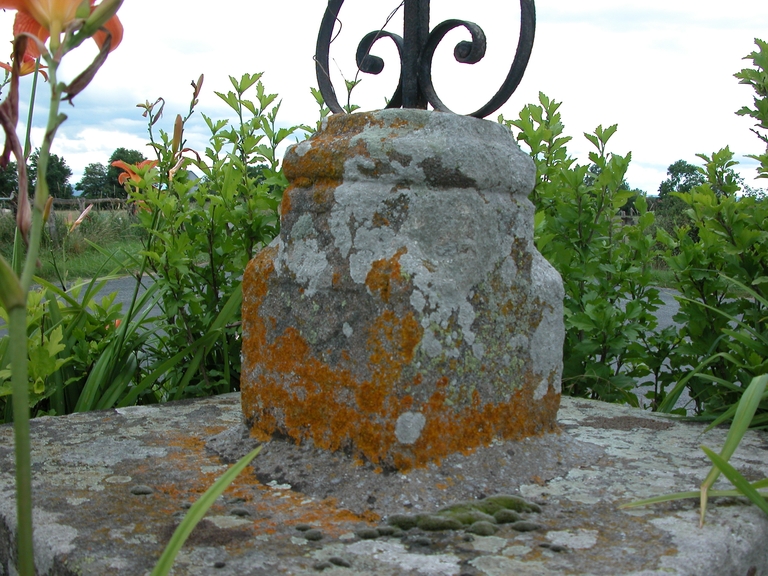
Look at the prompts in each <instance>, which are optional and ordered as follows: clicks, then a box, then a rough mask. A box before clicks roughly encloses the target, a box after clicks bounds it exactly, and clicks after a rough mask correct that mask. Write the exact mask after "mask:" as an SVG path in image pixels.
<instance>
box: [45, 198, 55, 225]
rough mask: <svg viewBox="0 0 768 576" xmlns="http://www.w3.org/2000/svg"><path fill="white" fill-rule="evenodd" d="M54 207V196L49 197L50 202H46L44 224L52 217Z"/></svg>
mask: <svg viewBox="0 0 768 576" xmlns="http://www.w3.org/2000/svg"><path fill="white" fill-rule="evenodd" d="M52 207H53V196H48V200H46V201H45V210H43V222H44V223H48V218H50V217H51V208H52Z"/></svg>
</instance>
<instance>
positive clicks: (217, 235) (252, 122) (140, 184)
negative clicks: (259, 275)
mask: <svg viewBox="0 0 768 576" xmlns="http://www.w3.org/2000/svg"><path fill="white" fill-rule="evenodd" d="M260 78H261V74H253V75H252V74H245V75H244V76H243V77H242V78H240V79H239V80H238V79H235V78H233V77H230V81H231V84H232V88H233V89H232V90H231V91H229V92H226V93H222V92H217V93H216V94H217V95H218V97H219V98H221V99H222V100H223V101H224V102H225V103H227V105H228V106H229V107H230V108H231V109H232V111H233V112H234V114H235V115H236V117H237V122H236V123H235V124H230V123H229V122H228V121H226V120H212V119H211V118H208V117H206V116H204V120H205V122H206V124H207V126H208V128H209V130H210V132H211V136H210V140H209V146H208V147H207V148H206V150H205V154H204V157H201V156H200V155H199V154H198V153H197V152H195V151H192V150H188V149H187V148H185V141H184V137H183V127H184V125H185V124H186V122H187V121H188V120H189V118H190V117H191V116H192V114H193V113H194V108H195V105H196V104H197V95H198V92H199V88H200V83H201V82H202V79H201V80H200V81H199V82H198V84H195V83H193V88H194V94H193V98H192V102H191V104H190V107H189V111H188V113H187V115H186V117H185V118H182V117H181V116H179V117H178V118H177V120H176V124H175V127H174V132H173V134H169V133H167V132H164V131H160V133H159V136H158V137H157V138H156V137H155V136H154V134H153V125H154V124H155V122H156V121H157V114H158V113H159V112H158V111H157V110H156V109H155V107H156V105H157V102H156V103H155V104H147V105H146V106H145V110H146V112H147V117H148V121H149V129H150V139H151V145H152V147H153V148H154V150H155V152H156V155H157V162H156V166H151V165H150V164H145V165H144V166H141V167H139V166H136V167H135V171H136V173H137V175H138V180H133V181H129V188H130V191H129V194H130V197H131V198H132V199H133V200H134V202H135V203H136V206H137V214H138V218H139V222H140V225H141V226H142V227H143V228H144V229H145V230H146V231H147V232H148V239H147V241H146V245H145V249H144V250H143V251H142V255H143V256H144V257H145V258H146V259H147V271H148V273H149V274H150V276H151V277H152V279H153V281H154V282H155V283H156V285H157V286H158V290H159V293H160V294H161V300H160V303H159V304H160V307H161V308H162V310H163V313H164V316H165V318H166V319H167V326H166V327H165V328H164V335H163V336H162V337H161V338H160V342H159V344H158V349H157V350H156V351H155V352H154V354H155V355H156V356H155V357H156V359H157V361H158V362H160V361H161V360H165V359H167V358H177V361H176V362H175V363H174V366H172V367H169V368H168V370H167V371H166V372H165V373H164V374H163V375H162V376H158V378H159V381H158V382H152V385H153V386H161V387H162V390H163V395H164V397H167V398H182V397H189V396H199V395H207V394H212V393H222V392H229V391H232V390H237V389H239V379H240V373H239V372H240V322H239V321H240V311H239V299H238V298H239V297H240V295H241V293H240V277H241V275H242V273H243V270H244V269H245V266H246V265H247V263H248V261H249V260H250V259H251V258H252V257H253V256H254V255H255V253H256V251H257V250H259V249H261V248H262V247H263V246H265V245H266V244H267V243H269V242H270V241H271V240H272V239H273V238H274V237H275V236H276V235H277V233H278V231H279V217H278V213H277V209H278V205H279V203H280V200H281V198H282V192H283V190H284V188H285V187H286V186H287V180H286V179H285V177H284V176H283V174H282V172H281V171H280V168H279V161H278V159H277V152H276V150H277V147H278V146H279V145H280V143H281V142H282V141H283V140H285V139H286V138H287V137H288V136H290V135H291V134H292V133H293V132H294V131H296V130H297V127H293V128H284V127H279V126H278V124H277V114H278V111H279V109H280V104H279V102H278V101H277V96H276V95H275V94H268V93H267V92H266V91H265V89H264V85H263V84H262V82H261V80H260ZM246 92H251V93H253V94H254V99H253V100H251V99H249V98H246V96H245V95H246ZM190 155H191V156H192V158H190V157H189V156H190ZM192 169H194V171H195V172H196V173H198V174H200V175H201V177H200V178H199V179H195V178H193V177H192ZM214 328H215V329H214ZM160 365H161V364H160ZM148 384H149V381H147V382H145V383H144V384H140V385H139V387H142V386H145V385H148Z"/></svg>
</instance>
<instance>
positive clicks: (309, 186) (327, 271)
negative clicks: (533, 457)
mask: <svg viewBox="0 0 768 576" xmlns="http://www.w3.org/2000/svg"><path fill="white" fill-rule="evenodd" d="M284 170H285V173H286V175H287V176H288V179H289V181H290V182H291V185H290V186H289V188H288V189H287V190H286V192H285V195H284V198H283V202H282V212H281V232H280V235H279V237H278V238H277V239H276V240H275V241H274V242H273V243H272V244H271V245H270V246H269V247H268V248H267V249H265V250H264V251H262V253H260V254H259V255H258V256H257V257H256V258H255V259H254V260H253V261H252V262H251V263H250V265H249V266H248V269H247V270H246V272H245V276H244V280H243V296H244V300H243V373H242V378H241V388H242V391H243V411H244V413H245V416H246V419H247V422H248V425H249V426H250V427H251V428H252V429H253V431H254V432H255V433H256V434H257V435H259V436H260V437H262V438H267V437H271V436H273V435H275V434H277V435H285V436H288V437H290V438H292V439H294V440H295V441H297V442H303V441H308V440H311V442H312V444H313V445H314V446H316V447H320V448H324V449H330V450H348V451H350V452H351V453H353V454H355V455H357V456H360V457H362V458H364V459H366V460H368V461H370V462H372V463H374V464H377V465H380V466H382V467H383V468H385V469H386V468H397V469H401V470H404V469H408V468H411V467H413V466H423V465H425V464H426V463H428V462H430V461H434V460H439V459H440V458H443V457H445V456H447V455H449V454H453V453H456V452H462V451H466V450H468V449H472V448H474V447H476V446H479V445H487V444H488V443H490V442H491V441H493V440H494V439H496V438H500V439H511V438H522V437H525V436H530V435H535V434H540V433H543V432H549V431H552V430H553V429H554V427H555V417H556V413H557V408H558V404H559V399H560V377H561V369H562V343H563V335H564V331H563V311H562V298H563V289H562V282H561V279H560V276H559V275H558V273H557V272H556V271H555V270H554V268H552V267H551V266H550V265H549V264H548V263H547V262H546V260H544V258H543V257H542V256H541V255H540V254H539V253H538V251H537V250H536V248H535V246H534V243H533V212H534V209H533V205H532V204H531V203H530V201H529V200H528V199H527V196H528V194H529V193H530V191H531V189H532V187H533V183H534V177H535V168H534V166H533V162H532V161H531V159H530V158H529V157H528V156H527V155H526V154H524V153H523V152H522V151H521V150H520V149H519V147H518V146H517V145H516V144H515V142H514V140H513V138H512V135H511V133H510V132H509V131H508V130H507V129H506V128H504V127H502V126H500V125H499V124H497V123H494V122H488V121H485V120H478V119H475V118H467V117H463V116H456V115H453V114H444V113H439V112H428V111H424V110H385V111H381V112H376V113H371V114H353V115H338V116H333V117H331V118H330V119H329V120H328V122H327V124H326V125H325V126H324V127H323V129H322V130H321V131H320V132H319V133H318V134H316V135H315V136H313V137H312V138H310V139H309V140H307V141H305V142H302V143H300V144H298V145H296V146H294V147H292V148H290V149H289V151H288V153H287V155H286V158H285V162H284Z"/></svg>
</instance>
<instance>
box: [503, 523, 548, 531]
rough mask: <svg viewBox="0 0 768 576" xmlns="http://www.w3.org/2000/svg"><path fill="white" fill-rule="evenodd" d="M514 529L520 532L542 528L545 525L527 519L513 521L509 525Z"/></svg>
mask: <svg viewBox="0 0 768 576" xmlns="http://www.w3.org/2000/svg"><path fill="white" fill-rule="evenodd" d="M509 526H510V528H512V530H517V531H518V532H534V531H536V530H541V529H542V528H543V526H542V525H541V524H536V523H535V522H528V521H527V520H521V521H520V522H513V523H512V524H510V525H509Z"/></svg>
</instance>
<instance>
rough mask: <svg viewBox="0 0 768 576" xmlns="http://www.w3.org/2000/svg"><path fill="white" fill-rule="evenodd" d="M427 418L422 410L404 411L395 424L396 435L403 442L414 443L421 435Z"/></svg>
mask: <svg viewBox="0 0 768 576" xmlns="http://www.w3.org/2000/svg"><path fill="white" fill-rule="evenodd" d="M426 422H427V420H426V418H425V417H424V414H421V413H420V412H404V413H403V414H401V415H400V417H399V418H398V419H397V422H396V424H395V436H396V437H397V441H398V442H400V443H401V444H413V443H415V442H416V441H417V440H418V439H419V438H420V437H421V431H422V430H423V429H424V425H425V424H426Z"/></svg>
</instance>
